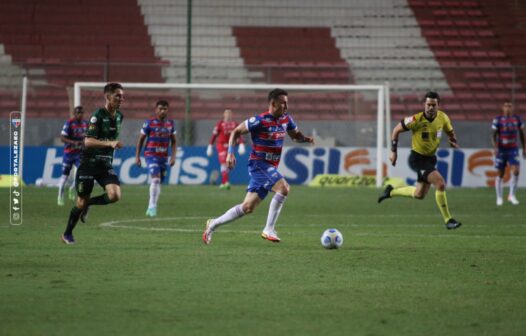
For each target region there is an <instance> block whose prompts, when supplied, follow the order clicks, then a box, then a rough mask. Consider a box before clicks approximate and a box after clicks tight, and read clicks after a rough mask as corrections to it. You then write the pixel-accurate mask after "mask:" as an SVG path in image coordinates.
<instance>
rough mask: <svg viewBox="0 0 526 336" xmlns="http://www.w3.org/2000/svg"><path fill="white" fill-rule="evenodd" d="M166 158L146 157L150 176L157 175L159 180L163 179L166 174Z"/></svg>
mask: <svg viewBox="0 0 526 336" xmlns="http://www.w3.org/2000/svg"><path fill="white" fill-rule="evenodd" d="M167 161H168V160H167V159H165V158H156V157H148V156H147V157H146V166H147V167H148V172H149V173H150V176H151V177H154V176H159V177H160V178H161V182H163V181H164V177H165V176H166V169H167V167H168V164H167Z"/></svg>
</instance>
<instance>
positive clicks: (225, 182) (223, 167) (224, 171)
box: [217, 148, 230, 190]
mask: <svg viewBox="0 0 526 336" xmlns="http://www.w3.org/2000/svg"><path fill="white" fill-rule="evenodd" d="M226 156H227V151H226V150H224V148H221V150H219V148H218V150H217V159H218V160H219V164H220V171H221V184H220V185H219V189H227V190H228V189H230V181H229V174H230V169H229V168H228V166H227V164H226Z"/></svg>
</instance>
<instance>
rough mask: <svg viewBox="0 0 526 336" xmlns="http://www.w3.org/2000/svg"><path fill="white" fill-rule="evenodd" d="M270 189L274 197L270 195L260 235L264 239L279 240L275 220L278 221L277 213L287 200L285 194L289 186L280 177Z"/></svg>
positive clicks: (287, 192)
mask: <svg viewBox="0 0 526 336" xmlns="http://www.w3.org/2000/svg"><path fill="white" fill-rule="evenodd" d="M272 191H273V192H275V194H274V197H272V200H271V201H270V205H269V209H268V216H267V223H266V224H265V228H264V229H263V232H262V233H261V236H262V237H263V238H264V239H267V240H270V241H273V242H279V241H280V238H279V236H278V234H277V232H276V230H275V227H276V222H277V221H278V217H279V214H280V213H281V209H282V208H283V204H284V203H285V201H286V200H287V195H288V194H289V191H290V186H289V184H288V183H287V181H286V180H285V178H281V179H280V180H279V181H277V182H276V184H274V186H273V187H272Z"/></svg>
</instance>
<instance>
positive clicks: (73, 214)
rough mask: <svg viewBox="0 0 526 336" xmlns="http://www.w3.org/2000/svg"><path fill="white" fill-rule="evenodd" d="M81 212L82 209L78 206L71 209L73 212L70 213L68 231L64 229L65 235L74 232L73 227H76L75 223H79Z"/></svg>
mask: <svg viewBox="0 0 526 336" xmlns="http://www.w3.org/2000/svg"><path fill="white" fill-rule="evenodd" d="M81 213H82V210H80V209H79V208H77V207H76V206H74V207H73V208H72V209H71V212H70V213H69V219H68V226H67V227H66V231H64V234H65V235H70V234H73V229H74V228H75V225H77V222H78V221H79V217H80V214H81Z"/></svg>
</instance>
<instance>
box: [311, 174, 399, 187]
mask: <svg viewBox="0 0 526 336" xmlns="http://www.w3.org/2000/svg"><path fill="white" fill-rule="evenodd" d="M388 184H390V185H392V186H394V187H403V186H405V185H406V184H405V183H404V180H403V179H401V178H398V177H385V178H384V179H383V181H382V186H386V185H388ZM309 187H344V188H345V187H346V188H350V187H373V188H376V176H351V175H349V176H344V175H335V174H320V175H316V177H314V179H313V180H311V181H310V182H309Z"/></svg>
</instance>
